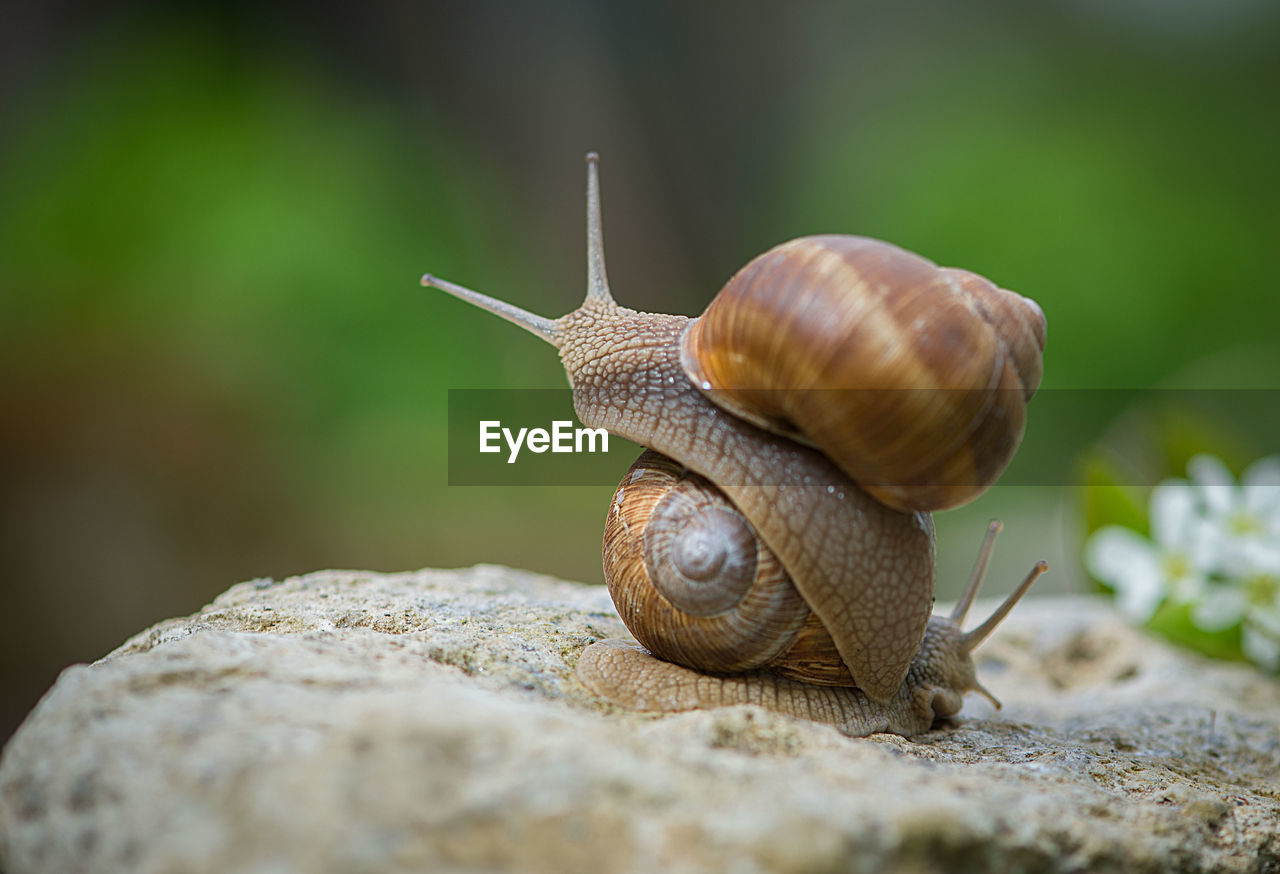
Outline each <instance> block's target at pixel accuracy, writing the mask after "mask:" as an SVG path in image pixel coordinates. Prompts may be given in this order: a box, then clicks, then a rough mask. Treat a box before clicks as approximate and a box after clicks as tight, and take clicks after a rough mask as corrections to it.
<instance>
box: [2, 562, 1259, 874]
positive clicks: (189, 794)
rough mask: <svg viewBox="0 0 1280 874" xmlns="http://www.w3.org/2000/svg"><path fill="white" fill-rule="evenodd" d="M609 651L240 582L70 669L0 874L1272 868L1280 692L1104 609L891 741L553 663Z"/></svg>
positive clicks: (43, 712)
mask: <svg viewBox="0 0 1280 874" xmlns="http://www.w3.org/2000/svg"><path fill="white" fill-rule="evenodd" d="M990 607H991V605H989V604H988V605H981V604H980V605H979V606H978V607H976V608H975V610H974V613H973V615H974V616H981V615H983V613H984V612H985V610H989V609H990ZM624 634H625V631H624V630H623V628H622V626H621V624H620V623H619V621H618V619H617V618H616V615H615V614H614V611H613V608H612V605H611V604H610V603H609V599H608V596H607V594H606V593H605V592H604V590H603V589H601V588H598V587H587V586H580V585H575V584H571V583H564V582H560V581H557V580H553V579H548V578H546V577H540V576H535V575H532V574H528V573H525V572H521V571H514V570H508V569H506V568H499V567H488V566H482V567H476V568H472V569H467V570H457V571H441V570H426V571H420V572H417V573H405V574H389V575H381V574H373V573H362V572H349V571H327V572H323V573H316V574H311V575H308V576H304V577H298V578H295V579H289V580H285V581H283V582H279V583H276V582H273V581H270V580H259V581H254V582H249V583H242V584H240V585H237V586H234V587H233V588H231V589H230V590H229V591H228V592H226V593H225V594H224V595H222V596H221V597H219V598H218V599H217V600H216V601H214V602H213V603H212V604H210V605H209V606H207V607H206V608H204V609H203V610H201V611H200V612H199V613H198V614H196V615H194V616H190V617H187V618H184V619H174V620H170V621H167V622H163V623H161V624H159V625H157V626H155V627H154V628H152V629H150V630H148V631H146V632H144V633H142V634H139V635H138V636H137V637H135V638H133V639H132V640H130V641H128V642H127V643H125V644H124V645H123V646H122V647H120V648H119V649H118V650H116V651H115V652H113V653H111V654H110V655H109V656H107V657H106V658H104V659H102V660H101V661H99V662H97V663H95V664H92V665H77V666H74V667H71V668H68V669H67V670H66V671H65V672H64V673H63V674H62V676H61V677H60V678H59V680H58V682H57V684H56V685H55V686H54V687H53V688H52V689H51V690H50V691H49V693H48V694H47V695H46V696H45V697H44V699H43V700H42V701H41V702H40V704H39V705H38V706H37V707H36V709H35V710H34V711H33V712H32V714H31V715H30V716H29V717H28V719H27V721H26V722H25V723H24V725H23V726H22V728H21V729H20V730H19V731H18V733H17V734H16V735H15V736H14V738H13V739H12V741H11V742H10V743H9V744H8V746H7V747H6V748H5V750H4V753H3V757H2V758H0V870H3V871H5V872H8V874H27V872H57V874H72V872H81V871H94V872H102V871H108V872H109V871H129V872H226V871H237V872H264V874H265V872H285V871H289V872H329V871H333V872H348V871H392V872H394V871H500V870H512V871H534V872H541V871H547V872H553V871H554V872H561V871H591V872H612V871H623V872H632V871H634V872H651V871H660V870H661V871H675V872H680V871H735V872H739V871H740V872H751V871H806V872H809V871H824V872H825V871H833V872H834V871H854V872H861V871H866V872H893V871H904V872H907V871H909V872H929V871H939V872H941V871H947V872H965V871H982V872H1001V871H1036V872H1045V871H1047V872H1052V871H1117V872H1119V871H1123V872H1145V871H1151V872H1156V871H1160V872H1164V871H1206V872H1207V871H1214V872H1234V871H1241V872H1243V871H1280V835H1278V831H1280V687H1278V685H1277V683H1276V682H1275V681H1274V680H1271V679H1268V678H1266V677H1264V676H1262V675H1261V674H1259V673H1257V672H1256V671H1254V670H1252V669H1251V668H1248V667H1246V666H1242V665H1222V664H1213V663H1209V662H1206V661H1203V660H1201V659H1198V658H1196V657H1194V656H1191V655H1188V654H1185V653H1183V652H1180V651H1175V650H1173V649H1171V648H1169V647H1167V646H1165V645H1164V644H1162V643H1160V642H1158V641H1156V640H1153V639H1151V638H1149V637H1147V636H1145V635H1144V634H1142V633H1140V632H1138V631H1135V630H1133V629H1131V628H1129V627H1128V626H1126V625H1125V624H1124V623H1123V622H1122V621H1121V620H1119V619H1118V618H1117V617H1116V616H1115V614H1114V613H1113V612H1112V611H1111V610H1110V609H1109V608H1108V607H1107V606H1106V605H1105V604H1103V603H1100V602H1097V601H1094V600H1091V599H1086V598H1053V599H1044V600H1035V599H1034V598H1032V599H1031V600H1028V601H1026V602H1024V603H1023V604H1021V605H1020V606H1019V607H1018V608H1017V609H1016V610H1015V611H1014V613H1013V616H1012V617H1011V618H1010V619H1009V620H1008V622H1007V623H1006V624H1005V626H1004V627H1003V628H1002V629H1001V630H1000V632H999V633H998V634H997V635H996V636H995V637H994V638H993V639H992V640H991V641H990V642H988V643H987V645H986V646H984V647H983V649H982V650H981V651H980V653H979V673H980V676H981V677H982V679H983V681H984V682H985V684H986V685H987V686H988V687H989V688H990V689H992V691H994V692H995V693H996V694H997V695H999V696H1000V697H1002V698H1003V699H1004V701H1005V703H1006V708H1005V709H1004V710H1003V711H999V712H997V711H995V710H993V709H992V708H991V707H990V705H988V704H986V703H985V702H984V701H983V700H982V699H981V698H979V697H977V696H971V697H970V699H969V700H968V701H967V702H966V709H965V713H964V714H963V715H962V718H960V719H959V720H957V721H956V722H954V723H953V724H950V725H948V726H945V727H941V728H936V729H935V730H934V731H932V732H930V733H928V734H925V735H922V736H919V737H916V738H914V739H911V740H907V739H904V738H900V737H896V736H891V735H874V736H872V737H870V738H866V739H860V740H854V739H850V738H847V737H844V736H842V735H840V734H839V733H838V732H837V731H835V730H834V729H832V728H830V727H827V726H821V725H816V724H811V723H806V722H802V721H798V720H795V719H791V718H787V717H783V716H778V715H775V714H772V713H769V712H767V711H765V710H762V709H759V708H757V707H752V706H741V707H733V708H727V709H723V710H716V711H703V712H693V713H684V714H675V715H667V716H652V715H645V714H636V713H629V712H622V711H620V710H618V709H617V708H615V707H612V706H610V705H608V704H605V703H603V702H601V701H599V700H597V699H596V698H595V697H593V696H592V695H591V694H590V693H589V692H588V691H587V690H586V689H585V688H584V687H583V686H582V685H581V684H580V683H579V682H578V681H577V679H576V677H575V675H574V664H575V661H576V659H577V657H578V654H579V653H580V652H581V651H582V649H583V647H585V646H586V645H587V644H589V643H591V642H593V641H595V640H597V639H600V638H604V637H613V636H620V635H624Z"/></svg>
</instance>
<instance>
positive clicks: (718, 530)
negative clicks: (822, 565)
mask: <svg viewBox="0 0 1280 874" xmlns="http://www.w3.org/2000/svg"><path fill="white" fill-rule="evenodd" d="M604 574H605V580H606V581H607V583H608V585H609V594H610V595H611V596H612V597H613V602H614V604H615V606H616V607H617V609H618V614H619V615H620V616H621V617H622V621H623V623H624V624H625V625H626V626H627V629H628V630H629V631H630V632H631V633H632V635H634V636H635V638H636V640H638V641H639V642H640V643H641V644H642V645H644V646H645V648H647V649H648V650H649V651H650V652H652V653H653V654H654V655H656V656H658V657H659V658H661V659H664V660H666V661H669V662H674V663H675V664H679V665H684V666H685V667H688V668H694V669H696V670H700V671H705V672H709V673H722V674H728V673H738V672H743V671H751V670H757V669H762V668H768V669H770V670H772V671H774V672H776V673H778V674H780V675H782V676H785V677H789V678H791V679H797V680H805V681H807V682H810V683H817V684H822V685H832V686H852V685H854V682H853V677H852V676H851V675H850V674H849V670H848V668H847V667H846V666H845V664H844V662H843V661H842V660H841V658H840V655H839V653H838V652H837V650H836V647H835V643H834V642H833V641H832V639H831V637H830V635H829V634H827V632H826V630H825V629H824V628H823V627H822V625H821V623H820V622H818V620H817V617H816V616H814V615H813V614H812V613H811V612H810V610H809V607H808V605H807V604H806V603H805V601H804V599H803V598H802V597H801V595H800V593H799V592H798V591H797V590H796V588H795V586H794V585H793V584H792V582H791V578H790V577H789V576H788V575H787V572H786V571H785V570H784V569H783V567H782V565H781V563H780V562H779V561H778V559H777V557H776V556H775V555H774V554H773V552H771V551H770V550H769V548H768V547H767V546H765V545H764V543H763V542H761V540H760V538H759V537H758V536H757V534H756V531H755V529H754V528H753V527H752V526H751V523H750V522H748V521H747V520H746V518H744V517H743V516H742V514H741V513H739V512H738V510H737V509H736V508H735V507H734V506H733V504H732V503H731V502H730V501H729V499H728V498H727V497H725V495H724V494H723V493H722V492H721V491H720V490H719V489H717V488H716V487H715V486H714V485H712V484H711V483H710V482H709V481H708V480H706V479H705V478H703V477H701V476H698V475H697V474H694V473H691V472H688V471H686V470H685V469H684V468H683V467H682V466H681V465H680V464H678V463H676V462H674V461H672V460H671V459H670V458H667V457H666V456H665V455H661V454H659V453H657V452H654V451H652V450H646V451H645V452H644V453H643V454H642V455H641V456H640V457H639V458H638V459H637V460H636V462H635V463H634V464H633V465H632V466H631V468H630V469H629V470H628V471H627V474H626V476H624V477H623V479H622V482H621V484H620V485H619V486H618V490H617V492H616V493H615V494H614V498H613V503H612V504H611V506H610V509H609V516H608V519H607V521H606V523H605V534H604Z"/></svg>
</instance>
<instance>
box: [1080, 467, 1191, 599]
mask: <svg viewBox="0 0 1280 874" xmlns="http://www.w3.org/2000/svg"><path fill="white" fill-rule="evenodd" d="M1150 511H1151V535H1152V538H1153V539H1154V542H1152V540H1148V539H1147V538H1145V537H1143V536H1142V535H1140V534H1138V533H1137V532H1136V531H1132V530H1130V529H1128V528H1122V527H1120V526H1118V525H1109V526H1107V527H1105V528H1100V529H1098V530H1097V531H1095V532H1094V533H1093V536H1092V537H1090V538H1089V542H1088V544H1086V546H1085V564H1086V565H1087V566H1088V568H1089V572H1090V573H1091V574H1093V575H1094V576H1095V577H1097V578H1098V579H1100V580H1102V581H1103V582H1105V583H1107V584H1108V585H1110V586H1111V587H1112V588H1113V589H1115V590H1116V596H1117V598H1118V604H1119V607H1120V610H1121V611H1122V612H1123V613H1124V614H1125V615H1126V616H1128V617H1129V618H1131V619H1133V620H1134V621H1137V622H1145V621H1146V620H1148V619H1150V618H1151V616H1152V615H1153V614H1154V613H1155V611H1156V608H1157V607H1159V606H1160V603H1161V602H1162V601H1163V600H1164V599H1165V598H1166V597H1167V596H1170V595H1171V596H1173V597H1174V598H1175V599H1176V600H1179V601H1183V600H1189V599H1191V598H1193V597H1195V596H1196V595H1198V594H1199V593H1201V592H1202V591H1203V590H1204V589H1205V587H1206V586H1207V585H1208V578H1207V573H1208V567H1209V565H1210V562H1211V560H1212V552H1213V547H1214V543H1215V539H1214V537H1213V532H1212V531H1211V530H1210V529H1209V526H1208V523H1207V522H1206V520H1205V519H1204V517H1202V516H1201V515H1199V513H1197V502H1196V498H1195V494H1194V490H1193V488H1192V487H1191V486H1190V485H1188V484H1187V483H1185V482H1181V481H1178V480H1171V481H1168V482H1163V483H1161V484H1160V485H1158V486H1156V487H1155V489H1154V490H1153V491H1152V493H1151V505H1150Z"/></svg>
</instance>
